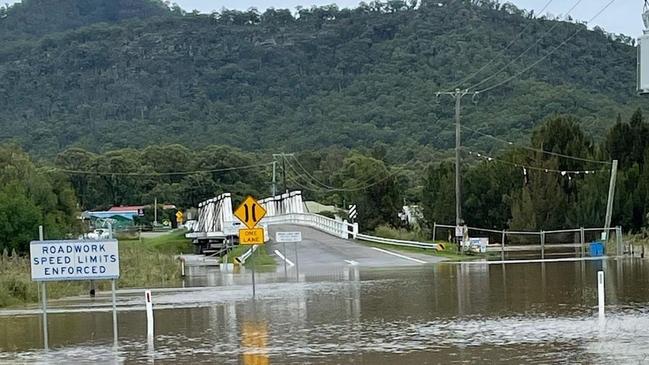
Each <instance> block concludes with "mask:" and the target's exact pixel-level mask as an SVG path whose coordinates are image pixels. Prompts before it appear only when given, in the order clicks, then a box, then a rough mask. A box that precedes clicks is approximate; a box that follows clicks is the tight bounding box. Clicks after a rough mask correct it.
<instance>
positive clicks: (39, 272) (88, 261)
mask: <svg viewBox="0 0 649 365" xmlns="http://www.w3.org/2000/svg"><path fill="white" fill-rule="evenodd" d="M29 251H30V261H31V269H32V280H33V281H55V280H106V279H117V278H119V250H118V247H117V241H116V240H108V241H82V240H76V241H32V242H31V244H30V246H29Z"/></svg>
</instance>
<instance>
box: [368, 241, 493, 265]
mask: <svg viewBox="0 0 649 365" xmlns="http://www.w3.org/2000/svg"><path fill="white" fill-rule="evenodd" d="M356 242H359V243H362V244H364V245H366V246H370V247H377V248H382V249H384V250H392V251H399V252H404V253H408V252H410V253H418V254H424V255H430V256H438V257H444V258H446V259H447V261H475V260H480V259H484V258H485V257H484V256H482V255H468V254H466V255H461V254H459V253H458V251H457V245H456V244H453V243H448V242H436V243H440V244H442V245H444V250H442V251H436V250H432V249H424V248H416V247H404V246H394V245H386V244H383V243H375V242H368V241H362V240H357V241H356Z"/></svg>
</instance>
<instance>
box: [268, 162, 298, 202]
mask: <svg viewBox="0 0 649 365" xmlns="http://www.w3.org/2000/svg"><path fill="white" fill-rule="evenodd" d="M293 156H294V154H292V153H273V160H276V159H277V158H281V159H282V180H283V185H284V192H287V191H288V188H287V185H286V157H293ZM276 162H277V161H273V182H274V181H275V163H276ZM273 196H274V195H273Z"/></svg>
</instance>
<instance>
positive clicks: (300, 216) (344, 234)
mask: <svg viewBox="0 0 649 365" xmlns="http://www.w3.org/2000/svg"><path fill="white" fill-rule="evenodd" d="M262 223H265V224H267V225H273V224H295V225H298V226H307V227H311V228H315V229H317V230H319V231H322V232H325V233H328V234H330V235H332V236H336V237H340V238H344V239H349V238H350V237H351V238H354V237H355V236H356V235H357V234H358V224H351V223H347V221H337V220H335V219H331V218H328V217H325V216H322V215H318V214H312V213H292V214H284V215H277V216H274V217H265V218H264V219H262Z"/></svg>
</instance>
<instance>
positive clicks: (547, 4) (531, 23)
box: [447, 0, 554, 92]
mask: <svg viewBox="0 0 649 365" xmlns="http://www.w3.org/2000/svg"><path fill="white" fill-rule="evenodd" d="M553 2H554V0H550V1H548V2H547V3H546V4H545V6H544V7H543V8H542V9H541V10H539V14H542V13H543V12H544V11H545V10H546V9H547V8H548V7H549V6H550V4H552V3H553ZM533 24H534V22H529V23H528V24H527V25H526V26H525V28H523V30H522V31H521V32H520V33H518V35H517V36H516V37H514V39H513V40H512V41H511V42H510V43H509V44H508V45H507V47H505V49H503V50H502V52H505V51H507V50H509V49H510V48H511V47H512V46H513V45H514V44H516V42H517V41H518V40H519V38H520V37H521V36H522V35H523V34H525V32H527V30H528V29H529V28H530V27H531V26H532V25H533ZM495 61H496V57H494V58H492V59H491V61H489V62H487V63H485V64H484V65H483V66H482V67H481V68H480V69H478V70H477V71H476V72H474V73H472V74H471V75H469V76H467V77H465V78H464V79H463V80H462V81H460V82H458V83H457V84H456V85H455V86H453V87H452V88H451V90H449V91H447V92H451V91H453V90H455V89H457V88H459V87H460V86H462V85H464V83H465V82H467V81H469V80H471V79H473V78H474V77H476V76H477V75H478V74H479V73H480V72H482V71H484V70H486V69H487V67H489V66H491V65H492V64H493V63H494V62H495Z"/></svg>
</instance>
